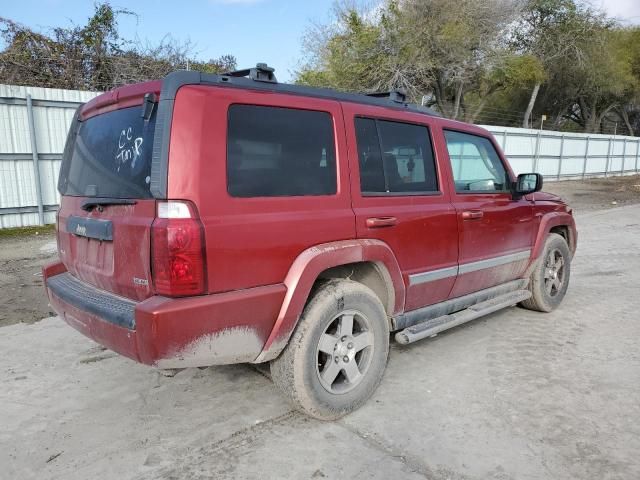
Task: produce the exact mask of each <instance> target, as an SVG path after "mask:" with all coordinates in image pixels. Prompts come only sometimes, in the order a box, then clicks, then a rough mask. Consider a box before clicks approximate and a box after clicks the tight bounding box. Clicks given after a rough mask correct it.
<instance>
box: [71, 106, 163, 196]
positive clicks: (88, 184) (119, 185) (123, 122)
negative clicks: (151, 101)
mask: <svg viewBox="0 0 640 480" xmlns="http://www.w3.org/2000/svg"><path fill="white" fill-rule="evenodd" d="M141 113H142V111H141V107H140V106H136V107H129V108H123V109H120V110H114V111H112V112H108V113H103V114H101V115H97V116H95V117H91V118H89V119H87V120H85V121H83V122H81V123H80V127H79V129H77V130H76V133H75V134H76V138H75V142H74V143H73V146H72V149H71V153H70V154H69V155H68V158H67V157H65V158H64V159H63V166H62V169H61V173H60V175H61V176H62V178H61V179H60V180H61V181H60V184H59V185H60V188H59V190H60V193H61V194H62V195H72V196H83V197H111V198H151V196H152V195H151V192H150V190H149V184H150V181H151V178H150V175H151V151H152V147H153V135H154V130H155V118H156V115H155V111H154V113H153V114H152V116H151V118H150V119H149V120H145V119H144V118H143V117H142V115H141ZM72 132H73V130H72Z"/></svg>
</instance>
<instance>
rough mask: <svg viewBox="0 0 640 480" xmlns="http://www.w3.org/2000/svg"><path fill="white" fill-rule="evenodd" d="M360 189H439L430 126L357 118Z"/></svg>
mask: <svg viewBox="0 0 640 480" xmlns="http://www.w3.org/2000/svg"><path fill="white" fill-rule="evenodd" d="M355 127H356V138H357V142H358V156H359V162H360V189H361V190H362V192H364V193H397V194H403V193H429V192H436V191H438V182H437V178H436V168H435V161H434V157H433V148H432V147H431V140H430V137H429V130H428V129H427V128H426V127H422V126H418V125H412V124H408V123H400V122H390V121H387V120H373V119H370V118H356V120H355Z"/></svg>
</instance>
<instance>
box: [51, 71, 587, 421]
mask: <svg viewBox="0 0 640 480" xmlns="http://www.w3.org/2000/svg"><path fill="white" fill-rule="evenodd" d="M541 186H542V178H541V176H540V175H538V174H522V175H519V176H517V177H516V176H515V175H514V174H513V172H512V171H511V169H510V167H509V164H508V163H507V161H506V160H505V158H504V156H503V155H502V153H501V151H500V149H499V148H498V146H497V145H496V143H495V141H494V139H493V137H492V136H491V134H490V133H488V132H487V131H486V130H484V129H482V128H479V127H476V126H474V125H469V124H465V123H460V122H456V121H451V120H446V119H444V118H440V117H439V116H438V115H437V114H435V113H434V112H432V111H430V110H428V109H425V108H421V107H416V106H412V105H409V104H407V103H406V102H405V99H404V96H403V95H402V93H401V92H390V93H388V94H376V95H372V96H367V95H356V94H346V93H340V92H336V91H332V90H324V89H313V88H307V87H304V86H297V85H286V84H280V83H277V81H276V79H275V76H274V74H273V69H270V68H269V67H267V66H266V65H264V64H258V65H257V66H256V68H251V69H247V70H243V71H238V72H230V73H227V74H222V75H215V74H204V73H199V72H187V71H183V72H176V73H172V74H170V75H168V76H167V77H165V78H164V79H163V80H161V81H155V82H148V83H141V84H136V85H129V86H126V87H122V88H119V89H116V90H113V91H110V92H108V93H105V94H103V95H100V96H99V97H97V98H95V99H93V100H91V101H90V102H88V103H86V104H84V105H83V106H82V107H80V108H79V109H78V112H77V113H76V116H75V118H74V120H73V123H72V125H71V129H70V132H69V137H68V140H67V144H66V147H65V152H64V160H63V162H62V167H61V171H60V177H59V183H58V189H59V191H60V194H61V195H62V200H61V205H60V210H59V212H58V225H57V240H58V251H59V255H60V261H59V262H57V263H54V264H52V265H48V266H47V267H45V268H44V277H45V280H46V289H47V294H48V296H49V299H50V302H51V305H52V306H53V307H54V308H55V310H56V311H57V312H58V313H59V314H60V316H61V317H62V318H63V319H64V320H65V321H66V322H67V323H68V324H69V325H71V326H72V327H73V328H75V329H77V330H79V331H80V332H82V333H83V334H85V335H86V336H88V337H90V338H92V339H93V340H95V341H96V342H99V343H100V344H102V345H104V346H106V347H108V348H110V349H112V350H114V351H116V352H119V353H121V354H122V355H125V356H127V357H129V358H131V359H133V360H136V361H138V362H142V363H145V364H148V365H153V366H155V367H158V368H161V369H174V368H183V367H200V366H207V365H217V364H225V363H236V362H250V363H262V362H271V365H270V367H271V375H272V378H273V380H274V382H275V383H276V385H278V386H279V387H280V388H281V389H282V390H283V392H284V393H285V394H286V395H287V396H288V397H290V399H291V400H292V402H293V403H294V404H295V405H296V406H297V407H298V408H300V409H302V410H303V411H305V412H307V413H308V414H310V415H312V416H315V417H317V418H322V419H334V418H338V417H340V416H341V415H344V414H345V413H348V412H350V411H352V410H354V409H355V408H357V407H359V406H360V405H362V404H363V403H364V402H365V401H366V400H367V399H368V398H369V396H370V395H371V394H372V393H373V391H374V390H375V389H376V387H377V385H378V384H379V382H380V381H381V379H382V375H383V372H384V369H385V365H386V362H387V356H388V351H389V337H390V335H389V334H390V332H395V339H396V341H398V342H399V343H402V344H406V343H411V342H414V341H416V340H419V339H421V338H426V337H430V336H433V335H435V334H437V333H438V332H440V331H443V330H445V329H447V328H451V327H454V326H456V325H460V324H461V323H464V322H467V321H469V320H472V319H475V318H477V317H479V316H481V315H485V314H487V313H490V312H494V311H496V310H498V309H501V308H504V307H508V306H512V305H515V304H520V305H522V306H524V307H526V308H530V309H534V310H539V311H544V312H548V311H551V310H553V309H554V308H555V307H556V306H558V304H559V303H560V302H561V301H562V298H563V297H564V295H565V292H566V290H567V286H568V283H569V273H570V262H571V259H572V257H573V254H574V252H575V249H576V229H575V223H574V219H573V216H572V212H571V209H570V208H569V207H568V206H567V205H566V204H565V203H563V202H562V201H561V200H560V198H558V197H556V196H553V195H550V194H546V193H536V192H538V191H539V190H540V188H541Z"/></svg>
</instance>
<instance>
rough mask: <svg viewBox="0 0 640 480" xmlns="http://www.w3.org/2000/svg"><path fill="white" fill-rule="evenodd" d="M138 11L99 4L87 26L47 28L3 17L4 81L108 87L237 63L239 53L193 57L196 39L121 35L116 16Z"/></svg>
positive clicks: (0, 59)
mask: <svg viewBox="0 0 640 480" xmlns="http://www.w3.org/2000/svg"><path fill="white" fill-rule="evenodd" d="M122 15H135V14H134V13H133V12H131V11H129V10H125V9H114V8H113V7H112V6H111V5H110V4H109V3H98V4H96V5H95V11H94V14H93V15H92V16H91V17H90V18H89V19H88V21H87V24H86V25H84V26H72V27H57V28H54V29H52V30H51V31H50V32H49V33H48V34H46V33H40V32H35V31H33V30H32V29H30V28H28V27H26V26H24V25H20V24H18V23H16V22H13V21H12V20H10V19H6V18H2V17H0V36H1V37H2V39H3V40H4V43H5V44H6V47H5V49H4V50H3V51H1V52H0V83H8V84H14V85H34V86H40V87H51V88H70V89H80V90H108V89H111V88H114V87H116V86H119V85H123V84H126V83H132V82H141V81H145V80H151V79H157V78H161V77H163V76H164V75H166V74H167V73H169V72H171V71H173V70H176V69H180V68H185V67H186V66H187V65H190V66H191V67H193V68H198V69H202V70H203V71H208V72H220V71H224V70H230V69H234V68H235V66H236V61H235V58H234V57H233V56H231V55H223V56H222V57H220V58H218V59H211V60H209V61H208V62H203V61H199V60H197V59H195V58H193V55H192V52H193V45H192V44H191V43H189V42H186V43H180V42H178V41H176V40H174V39H173V38H172V37H170V36H167V37H165V38H164V39H163V40H162V41H161V42H160V43H159V44H158V45H142V44H140V43H133V42H130V41H127V40H125V39H123V38H122V37H121V36H120V34H119V32H118V18H119V17H120V16H122Z"/></svg>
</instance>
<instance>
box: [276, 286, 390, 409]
mask: <svg viewBox="0 0 640 480" xmlns="http://www.w3.org/2000/svg"><path fill="white" fill-rule="evenodd" d="M388 354H389V326H388V321H387V316H386V313H385V310H384V307H383V306H382V303H381V302H380V299H379V298H378V297H377V296H376V295H375V293H373V291H372V290H371V289H369V288H368V287H366V286H364V285H362V284H361V283H358V282H354V281H351V280H330V281H328V282H327V283H325V284H323V285H322V286H321V287H320V288H319V289H317V290H316V291H315V293H314V294H313V296H312V297H311V299H310V300H309V302H308V304H307V306H306V307H305V309H304V312H303V314H302V316H301V318H300V321H299V322H298V325H297V327H296V329H295V331H294V333H293V335H292V336H291V339H290V341H289V344H288V345H287V347H286V348H285V349H284V351H283V352H282V354H281V355H280V356H279V357H278V358H277V359H275V360H273V361H272V362H271V377H272V379H273V381H274V383H275V384H276V385H277V386H278V388H280V390H282V391H283V392H284V393H285V395H287V396H288V397H289V399H290V400H291V401H292V403H293V404H294V406H295V407H296V408H298V409H299V410H302V411H303V412H305V413H307V414H308V415H311V416H312V417H315V418H318V419H321V420H335V419H337V418H340V417H342V416H343V415H346V414H347V413H350V412H352V411H354V410H356V409H357V408H359V407H360V406H362V405H363V404H364V403H365V402H366V401H367V400H368V399H369V397H370V396H371V395H372V394H373V392H374V391H375V390H376V388H377V387H378V385H379V383H380V381H381V380H382V376H383V374H384V370H385V368H386V364H387V357H388Z"/></svg>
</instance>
